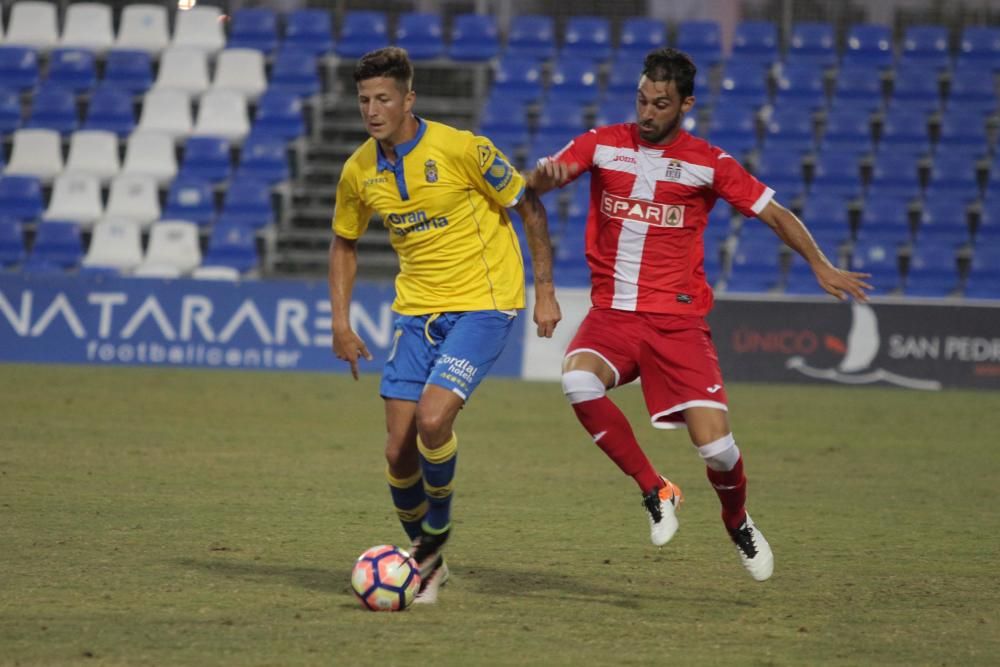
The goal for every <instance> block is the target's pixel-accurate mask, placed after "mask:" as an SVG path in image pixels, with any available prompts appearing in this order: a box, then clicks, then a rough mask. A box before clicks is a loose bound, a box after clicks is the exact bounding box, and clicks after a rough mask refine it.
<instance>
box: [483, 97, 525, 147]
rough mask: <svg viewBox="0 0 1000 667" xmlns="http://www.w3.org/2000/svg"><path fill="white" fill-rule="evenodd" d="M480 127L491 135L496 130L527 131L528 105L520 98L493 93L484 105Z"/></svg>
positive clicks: (487, 134)
mask: <svg viewBox="0 0 1000 667" xmlns="http://www.w3.org/2000/svg"><path fill="white" fill-rule="evenodd" d="M479 127H480V128H481V129H482V131H483V132H484V133H485V134H486V136H489V137H492V136H493V133H494V132H508V131H509V132H527V131H528V110H527V107H526V106H525V105H524V103H523V102H521V101H520V100H518V99H511V98H509V97H505V96H503V95H493V96H491V97H490V98H489V99H488V100H487V101H486V104H485V105H483V111H482V115H481V116H480V119H479Z"/></svg>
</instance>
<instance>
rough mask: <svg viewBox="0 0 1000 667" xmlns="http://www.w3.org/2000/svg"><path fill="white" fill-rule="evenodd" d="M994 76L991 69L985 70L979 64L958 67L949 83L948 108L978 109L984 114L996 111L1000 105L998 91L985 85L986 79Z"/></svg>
mask: <svg viewBox="0 0 1000 667" xmlns="http://www.w3.org/2000/svg"><path fill="white" fill-rule="evenodd" d="M977 65H978V63H977ZM992 78H993V72H992V70H991V69H986V70H983V69H980V68H979V67H978V66H972V67H969V66H966V67H961V66H960V67H956V68H955V69H954V71H952V73H951V81H950V82H949V85H948V88H949V95H948V109H949V110H958V109H960V110H962V111H976V112H978V113H980V114H982V115H983V116H987V115H989V114H993V113H995V112H996V111H997V108H998V107H1000V104H998V100H997V95H996V91H995V90H994V89H993V87H992V86H984V85H983V82H984V81H989V80H992Z"/></svg>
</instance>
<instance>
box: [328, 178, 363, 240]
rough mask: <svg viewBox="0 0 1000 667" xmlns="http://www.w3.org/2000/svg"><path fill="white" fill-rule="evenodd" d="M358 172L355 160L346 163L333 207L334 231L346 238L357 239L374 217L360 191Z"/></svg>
mask: <svg viewBox="0 0 1000 667" xmlns="http://www.w3.org/2000/svg"><path fill="white" fill-rule="evenodd" d="M356 172H357V167H356V166H355V163H354V161H353V160H352V161H349V162H348V163H347V164H345V165H344V170H343V171H342V172H341V173H340V182H339V183H337V200H336V201H335V202H334V207H333V232H334V234H336V235H337V236H342V237H344V238H345V239H356V238H359V237H360V236H361V235H362V234H364V233H365V230H366V229H368V221H369V220H370V219H371V217H372V210H371V208H369V207H368V206H367V205H365V203H364V202H363V201H362V200H361V193H360V192H358V179H357V178H356Z"/></svg>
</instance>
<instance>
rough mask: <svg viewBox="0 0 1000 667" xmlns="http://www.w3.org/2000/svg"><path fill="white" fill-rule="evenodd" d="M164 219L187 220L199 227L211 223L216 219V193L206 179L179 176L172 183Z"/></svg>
mask: <svg viewBox="0 0 1000 667" xmlns="http://www.w3.org/2000/svg"><path fill="white" fill-rule="evenodd" d="M161 217H162V218H163V219H164V220H187V221H188V222H193V223H196V224H197V225H198V226H199V227H207V226H208V225H211V224H212V222H213V220H214V219H215V195H214V194H213V193H212V185H211V183H209V182H208V181H205V180H196V179H193V178H183V179H182V178H178V179H176V180H174V182H173V183H171V184H170V190H169V191H168V192H167V205H166V207H165V208H164V210H163V215H162V216H161Z"/></svg>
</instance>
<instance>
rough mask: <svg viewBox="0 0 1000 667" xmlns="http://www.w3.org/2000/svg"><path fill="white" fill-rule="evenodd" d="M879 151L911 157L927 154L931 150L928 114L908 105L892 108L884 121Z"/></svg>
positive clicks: (887, 112)
mask: <svg viewBox="0 0 1000 667" xmlns="http://www.w3.org/2000/svg"><path fill="white" fill-rule="evenodd" d="M878 150H879V152H880V153H884V152H892V153H895V154H897V155H900V154H906V155H909V156H911V157H912V156H919V155H923V154H925V153H927V152H928V151H929V150H930V139H929V137H928V131H927V114H926V113H925V112H923V111H920V110H913V109H910V108H908V107H907V106H906V105H900V106H896V107H890V108H889V109H888V110H887V111H886V114H885V118H884V120H883V121H882V135H881V137H880V138H879V143H878Z"/></svg>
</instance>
